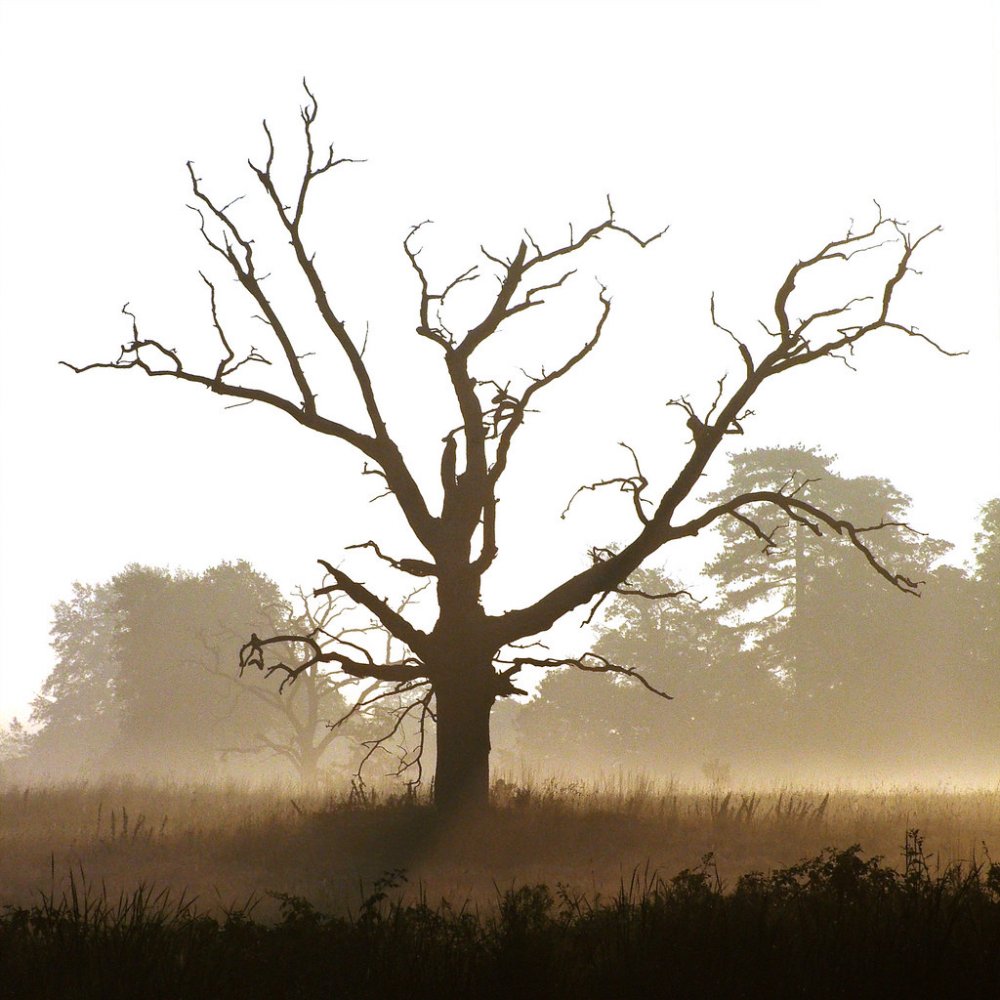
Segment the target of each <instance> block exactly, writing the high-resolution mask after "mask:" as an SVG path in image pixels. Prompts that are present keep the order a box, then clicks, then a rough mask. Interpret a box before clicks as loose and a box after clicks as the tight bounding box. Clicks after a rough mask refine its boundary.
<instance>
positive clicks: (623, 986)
mask: <svg viewBox="0 0 1000 1000" xmlns="http://www.w3.org/2000/svg"><path fill="white" fill-rule="evenodd" d="M405 882H406V876H405V874H404V873H403V872H401V871H396V872H391V873H388V874H387V875H386V876H384V877H383V878H382V879H380V880H377V881H376V882H375V883H374V885H373V886H371V887H370V888H369V889H368V890H367V891H365V890H363V891H362V896H361V898H360V900H359V903H358V905H357V907H356V908H355V910H354V912H353V913H352V914H349V915H346V916H329V915H326V914H323V913H321V912H319V911H318V910H316V909H315V908H314V907H313V906H312V905H311V904H310V903H309V902H307V901H306V900H304V899H302V898H300V897H295V896H288V895H282V894H272V896H273V898H275V899H276V900H277V902H278V903H279V904H280V908H281V913H280V917H279V919H277V920H276V921H273V922H263V921H257V920H255V919H254V909H255V905H256V904H255V901H254V900H250V901H248V902H247V903H246V904H245V905H243V906H241V907H237V908H232V909H230V910H228V911H226V912H225V913H224V914H222V915H219V916H211V915H208V914H207V913H203V912H199V910H198V909H197V908H196V907H195V906H194V905H192V904H191V903H190V902H186V901H185V900H184V898H183V897H180V898H174V897H172V896H171V895H170V893H169V892H168V891H167V890H164V891H163V892H162V893H159V894H157V893H154V892H153V891H152V890H149V889H142V888H141V889H138V890H136V891H135V892H134V893H132V894H131V895H128V894H122V895H121V896H120V897H119V898H117V899H113V898H110V897H109V896H108V894H107V893H106V892H105V891H102V890H100V889H97V888H96V887H95V886H93V885H91V884H88V882H87V880H86V877H85V875H84V874H83V873H81V874H79V875H78V876H76V877H74V878H72V879H71V880H70V882H69V887H68V889H67V891H66V892H65V893H63V894H62V895H61V896H60V898H58V899H57V898H56V897H55V895H54V894H42V897H41V901H40V902H38V903H37V904H35V905H33V906H30V907H7V908H6V911H5V913H4V914H3V916H2V918H0V995H2V996H4V997H18V998H22V997H58V998H60V1000H62V998H70V997H101V998H102V1000H113V998H116V997H129V998H131V997H144V998H161V997H162V998H170V1000H180V998H185V997H217V998H228V997H233V998H236V997H238V998H240V1000H252V998H256V997H261V998H268V1000H272V998H282V997H301V998H306V997H359V998H360V997H379V998H383V997H425V996H426V997H470V998H472V997H484V998H485V997H504V998H507V997H535V996H538V997H554V996H555V997H558V996H572V997H574V998H587V997H595V998H596V997H601V998H607V997H631V996H646V997H648V996H678V997H702V996H719V997H758V996H770V997H786V996H802V997H868V996H878V997H899V996H907V997H935V998H937V997H945V996H947V997H980V996H981V997H995V996H997V995H998V992H1000V864H994V863H992V862H991V861H990V860H989V859H988V858H987V860H986V861H985V862H981V863H972V864H968V865H965V866H961V865H951V866H948V867H946V868H945V869H944V870H943V871H938V872H934V871H932V865H931V864H929V861H928V857H927V856H926V854H925V853H924V849H923V841H922V839H921V837H920V835H919V834H918V832H917V831H915V830H911V831H909V832H908V833H907V835H906V845H905V851H904V857H903V864H902V865H901V867H900V868H899V869H896V868H893V867H890V866H888V865H887V864H886V863H885V862H884V861H883V860H882V859H880V858H877V857H876V858H871V859H867V860H866V859H865V858H864V856H863V852H862V851H861V848H860V847H859V846H858V845H853V846H851V847H848V848H846V849H844V850H838V849H834V848H828V849H827V850H825V851H823V852H822V853H821V854H819V855H818V856H816V857H814V858H812V859H809V860H806V861H803V862H800V863H798V864H795V865H792V866H788V867H785V868H782V869H779V870H777V871H774V872H772V873H770V874H767V875H764V874H761V873H748V874H745V875H743V876H742V877H740V879H739V880H738V882H737V883H736V885H735V886H734V887H733V888H732V889H731V891H727V890H726V887H725V886H724V885H723V883H722V881H721V880H720V878H719V875H718V871H717V869H716V867H715V864H714V861H713V858H712V855H706V856H705V857H704V858H703V859H702V862H701V864H700V865H699V866H698V867H696V868H693V869H688V870H685V871H682V872H680V873H679V874H677V875H675V876H673V877H672V878H662V877H660V876H659V875H657V874H656V873H652V872H649V871H646V872H642V871H636V872H635V873H634V874H633V875H632V877H631V878H630V879H627V880H623V882H622V884H621V887H620V889H619V891H618V893H617V894H615V895H614V896H611V897H608V898H601V897H597V898H594V899H588V898H587V897H586V896H584V895H580V894H577V893H575V892H573V891H572V890H569V889H567V888H566V887H564V886H562V885H556V886H547V885H544V884H534V885H524V886H520V887H511V888H509V889H498V890H497V897H496V900H495V905H494V906H492V907H490V908H488V909H484V910H479V909H470V908H455V907H453V906H451V905H449V904H448V903H446V902H442V903H440V904H439V905H430V904H429V903H428V900H427V899H426V896H425V895H424V893H423V892H421V890H420V889H419V887H418V888H416V889H415V890H414V891H413V892H412V894H411V898H410V899H409V900H408V899H407V897H406V894H405V893H403V894H402V895H401V894H400V892H399V890H401V889H404V888H406V887H405Z"/></svg>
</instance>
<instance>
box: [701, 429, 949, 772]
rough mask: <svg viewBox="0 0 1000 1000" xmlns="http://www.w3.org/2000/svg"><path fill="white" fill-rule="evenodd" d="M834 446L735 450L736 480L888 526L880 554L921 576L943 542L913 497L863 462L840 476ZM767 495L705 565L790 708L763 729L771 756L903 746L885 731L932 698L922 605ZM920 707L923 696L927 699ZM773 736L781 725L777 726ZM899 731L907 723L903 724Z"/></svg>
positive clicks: (884, 755) (827, 766)
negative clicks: (882, 582)
mask: <svg viewBox="0 0 1000 1000" xmlns="http://www.w3.org/2000/svg"><path fill="white" fill-rule="evenodd" d="M832 464H833V459H832V458H831V457H829V456H826V455H821V454H819V453H817V452H816V451H815V450H808V449H805V448H804V447H802V446H801V445H799V446H796V447H793V448H772V449H756V450H754V451H750V452H745V453H743V454H739V455H734V456H733V457H732V459H731V467H732V471H731V474H730V478H729V483H728V484H727V486H726V488H725V489H724V490H723V491H722V492H720V493H718V494H715V495H713V496H710V497H709V498H708V501H709V502H713V503H715V502H719V501H720V500H721V499H722V498H723V497H725V496H728V495H732V494H733V493H741V492H746V491H748V490H755V489H787V490H789V491H794V492H795V493H796V495H798V496H801V497H804V498H806V499H808V500H810V501H811V502H812V503H814V504H817V505H818V506H821V507H822V508H823V509H824V510H827V511H829V512H831V513H832V514H834V516H836V517H846V516H848V514H850V515H851V516H854V517H858V518H860V519H864V521H865V523H867V524H878V523H880V521H881V520H882V519H885V520H887V521H890V522H893V523H894V525H895V526H894V527H892V528H889V529H888V530H884V531H879V532H878V533H877V534H876V535H874V537H872V539H871V540H870V543H869V544H870V548H871V551H872V553H873V554H874V555H875V556H876V558H877V559H878V560H879V561H880V562H882V563H884V564H886V565H892V566H893V567H895V568H897V570H898V571H899V572H901V573H904V574H905V575H906V576H907V577H908V578H910V579H912V580H914V581H921V583H924V584H925V586H924V587H923V593H924V594H926V593H927V591H928V589H929V587H928V585H926V581H928V580H929V579H930V578H931V574H932V571H933V566H934V564H935V563H936V562H937V561H938V560H940V558H941V557H942V556H943V555H944V554H945V553H946V552H947V551H948V550H949V549H950V548H951V545H950V544H949V543H947V542H943V541H939V540H936V539H930V538H927V537H925V536H923V535H921V534H919V533H917V532H915V531H912V530H911V529H909V528H907V527H906V521H907V518H908V517H909V513H910V499H909V497H907V496H905V495H904V494H902V493H900V492H899V491H898V490H897V489H896V488H895V487H894V486H893V485H892V484H891V483H889V482H888V481H886V480H883V479H877V478H875V477H870V476H862V477H856V478H847V477H844V476H841V475H839V474H838V473H837V472H835V471H834V469H833V467H832ZM780 515H781V512H780V511H777V512H776V511H775V510H774V509H773V508H772V509H771V510H770V511H766V512H762V513H761V514H760V515H759V516H757V518H756V521H755V523H754V524H753V525H751V524H745V523H742V522H740V521H738V520H729V521H728V522H723V523H720V525H719V532H720V534H721V536H722V539H723V546H722V550H721V552H720V553H719V555H718V556H717V557H716V558H715V560H713V562H712V563H711V564H710V565H709V566H708V567H707V570H708V572H709V573H710V574H711V575H713V576H714V577H715V578H716V580H717V581H718V584H719V586H720V588H721V590H722V594H723V597H722V602H721V604H720V608H719V610H720V612H721V613H722V615H723V617H724V619H725V620H726V621H727V622H728V623H729V624H730V626H731V627H732V628H733V629H734V630H735V632H736V633H737V634H738V635H739V636H740V638H741V641H742V644H743V646H744V650H745V656H746V658H748V659H750V660H751V661H752V662H753V663H754V664H755V665H756V666H758V667H760V668H762V669H764V670H765V671H767V672H768V673H769V674H771V675H772V677H774V678H775V679H776V680H778V681H779V683H780V687H781V689H782V690H783V692H784V698H783V699H782V706H783V709H784V711H783V712H781V713H780V714H777V715H774V716H773V717H772V718H771V720H770V725H769V726H768V728H767V729H766V730H764V731H763V732H765V733H767V734H768V736H769V739H766V740H765V741H764V742H765V744H766V743H768V742H770V743H771V746H770V748H769V749H770V753H771V755H772V759H781V758H784V759H785V760H796V761H797V762H799V763H801V764H807V763H808V764H814V765H819V766H822V768H823V769H824V770H825V771H827V772H833V771H836V769H837V767H838V765H840V766H842V767H843V769H844V771H845V773H846V771H848V770H849V769H851V768H854V769H855V771H857V769H858V768H861V769H862V770H863V768H864V765H865V764H866V762H868V763H870V762H873V761H875V760H878V761H881V762H882V763H885V762H887V760H888V759H889V758H890V757H895V758H896V759H898V752H899V749H900V748H899V747H895V746H889V745H888V742H887V741H895V740H897V739H898V738H897V737H895V736H891V735H890V734H896V733H902V734H912V730H913V723H914V721H915V719H916V716H915V715H914V714H913V713H914V712H916V711H917V710H918V706H919V705H920V704H921V703H922V702H924V701H925V700H926V697H925V696H926V683H925V682H926V676H925V666H924V659H923V658H922V657H921V656H920V655H919V653H918V651H917V648H916V646H915V643H914V638H915V636H917V635H923V634H924V632H925V629H924V627H923V624H922V620H923V617H924V615H925V614H926V608H925V607H923V606H921V605H916V604H915V603H914V602H909V601H906V600H905V599H904V595H903V594H901V593H900V592H899V591H898V590H896V589H892V588H885V587H881V586H879V585H878V584H877V582H876V580H875V579H874V578H873V576H872V574H870V573H868V572H865V568H864V567H863V566H860V565H859V564H858V562H857V561H856V560H855V559H854V558H852V557H853V553H852V552H851V551H850V547H849V546H845V545H844V544H843V542H842V540H841V539H839V538H835V537H823V536H819V535H816V534H815V533H813V532H812V531H811V530H809V528H808V526H807V525H805V524H803V523H801V522H799V521H797V520H795V519H794V518H788V517H783V516H780ZM922 711H923V712H925V711H926V710H925V709H924V710H922ZM776 738H777V739H776ZM904 738H907V737H904Z"/></svg>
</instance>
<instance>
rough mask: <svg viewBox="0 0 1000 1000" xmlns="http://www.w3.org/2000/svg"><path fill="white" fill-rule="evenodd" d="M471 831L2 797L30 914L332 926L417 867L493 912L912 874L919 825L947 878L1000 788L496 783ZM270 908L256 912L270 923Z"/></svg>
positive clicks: (9, 867) (409, 808) (379, 815)
mask: <svg viewBox="0 0 1000 1000" xmlns="http://www.w3.org/2000/svg"><path fill="white" fill-rule="evenodd" d="M494 802H495V808H494V810H493V811H492V812H491V813H490V815H489V816H487V817H482V818H479V819H476V820H471V821H469V822H468V823H466V824H464V825H463V826H461V827H449V826H445V825H442V824H441V823H440V822H439V821H438V819H437V818H436V816H435V815H434V813H433V811H432V810H430V809H429V808H427V806H426V804H425V803H423V802H422V801H420V800H419V799H418V800H411V801H407V800H401V799H398V798H397V799H393V798H391V797H388V796H386V795H378V794H375V795H370V796H368V797H366V798H365V799H364V800H361V799H359V797H358V796H357V795H355V796H353V797H352V796H351V795H349V794H348V793H347V792H346V790H344V791H339V792H337V791H334V792H331V791H318V790H317V791H313V792H302V791H301V790H297V789H295V788H293V787H292V786H269V787H256V788H251V787H248V786H241V785H238V784H229V785H220V786H210V785H184V784H166V783H160V784H143V783H139V782H135V781H121V782H101V783H77V784H71V785H59V786H56V785H53V786H32V787H13V786H9V787H6V788H4V789H3V790H0V903H16V904H19V905H27V904H29V903H30V902H32V901H34V900H35V899H37V896H38V893H39V891H40V890H45V891H50V892H51V891H53V890H55V891H60V888H61V886H63V885H64V884H65V883H66V881H67V879H68V877H69V873H70V872H71V871H75V872H79V871H80V870H81V869H82V870H83V871H84V872H85V873H86V875H87V877H88V878H89V879H90V880H91V881H92V882H94V883H95V884H98V883H101V884H103V885H104V886H106V887H107V890H108V891H109V892H111V893H113V894H117V893H118V892H120V891H125V892H129V891H133V890H134V888H135V887H136V886H138V885H146V886H150V885H152V886H156V887H161V888H170V889H171V890H172V891H173V892H175V893H180V892H181V891H184V892H186V893H187V895H188V898H191V897H192V896H194V897H197V899H198V900H199V905H201V906H203V907H207V908H209V909H211V908H213V907H216V908H218V909H220V910H221V909H222V908H224V907H226V906H230V905H234V904H237V905H238V904H239V903H241V902H243V901H245V900H246V899H247V898H249V897H250V896H251V895H258V896H260V895H263V894H264V893H266V892H267V891H268V890H275V891H279V892H284V893H291V894H293V895H297V896H302V897H304V898H306V899H308V900H310V902H312V903H314V904H315V905H316V906H318V907H320V908H322V909H324V910H325V911H327V912H345V911H347V910H348V909H349V908H350V907H351V906H352V905H356V903H357V900H358V898H359V889H358V886H359V882H366V883H371V882H372V881H374V880H375V879H377V878H378V877H380V876H381V875H382V874H383V873H385V872H387V871H392V870H396V869H404V870H405V871H406V873H407V877H408V879H409V886H410V887H411V890H410V891H411V892H412V891H413V889H412V887H413V886H416V885H421V886H422V887H423V889H424V891H425V892H426V894H427V897H428V898H429V899H432V900H436V899H441V898H447V899H448V900H450V901H451V902H452V903H453V904H457V905H461V904H462V903H464V902H466V901H469V902H470V903H472V904H473V905H484V906H489V905H492V904H493V902H494V901H495V900H496V888H497V886H507V887H509V886H512V885H522V884H529V883H537V882H545V883H547V884H549V885H556V884H563V885H566V886H569V887H572V888H573V889H574V890H576V891H580V892H586V893H588V894H589V895H590V896H595V895H603V896H609V895H613V894H614V893H615V892H616V891H617V890H618V888H619V886H620V883H621V879H622V878H623V876H624V877H627V876H628V874H629V873H630V872H632V871H633V870H634V869H636V868H639V869H642V870H649V871H656V872H660V873H661V874H663V875H664V876H669V875H672V874H674V873H676V872H677V871H679V870H681V869H684V868H688V867H690V866H691V865H693V864H696V863H697V862H698V859H699V858H701V857H702V855H704V854H705V853H707V852H713V853H714V855H715V859H716V863H717V865H718V871H719V874H720V876H721V878H722V879H723V881H724V882H725V883H727V884H735V881H736V879H737V878H738V877H739V876H740V875H743V874H745V873H746V872H749V871H762V872H768V871H772V870H775V869H777V868H779V867H783V866H786V865H789V864H793V863H795V862H796V861H798V860H800V859H802V858H806V857H813V856H815V855H817V854H818V853H819V852H820V851H821V850H822V849H823V848H825V847H828V846H837V847H840V848H846V847H848V846H850V845H852V844H855V843H859V844H861V845H862V848H863V850H864V852H865V855H866V856H869V857H870V856H874V855H882V856H884V857H885V858H886V859H887V862H888V863H890V864H892V863H896V862H898V861H900V860H901V857H902V849H903V843H904V837H905V832H906V831H907V830H908V829H912V828H918V829H919V830H920V831H921V833H922V834H923V836H924V837H925V845H926V850H927V853H928V855H929V857H930V859H931V861H932V863H933V864H936V865H939V866H940V867H941V868H942V869H943V868H944V867H946V866H947V865H949V864H951V863H953V862H956V861H971V860H973V859H976V858H982V857H984V845H986V847H987V848H989V847H990V846H993V847H994V848H995V855H996V856H998V857H1000V790H997V789H979V790H954V789H948V788H943V787H942V788H936V789H921V788H888V787H887V788H874V789H869V790H858V789H850V788H844V787H842V788H836V787H831V788H821V787H818V788H794V789H793V788H772V789H724V788H721V787H716V788H687V787H681V786H679V785H677V784H675V783H671V782H656V781H653V780H651V779H647V778H643V777H641V776H627V777H614V778H606V779H603V780H599V781H596V782H591V783H587V784H583V783H567V782H557V781H536V782H534V783H532V782H528V783H515V782H513V781H510V780H503V779H500V780H498V781H497V782H496V784H495V786H494ZM268 905H270V904H268V902H267V900H266V899H265V901H264V903H263V904H262V906H263V910H260V911H258V914H259V915H264V916H266V915H267V907H268Z"/></svg>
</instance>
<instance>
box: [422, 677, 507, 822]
mask: <svg viewBox="0 0 1000 1000" xmlns="http://www.w3.org/2000/svg"><path fill="white" fill-rule="evenodd" d="M492 674H493V671H492V670H490V672H489V675H490V677H492ZM486 679H487V678H485V677H483V678H481V677H480V676H478V675H477V674H468V675H465V676H460V677H458V678H455V679H451V680H449V681H448V682H446V683H440V684H437V685H435V689H434V699H435V702H436V712H437V727H436V728H437V769H436V771H435V775H434V803H435V805H436V806H437V807H438V808H439V809H440V810H441V811H442V812H448V813H456V812H465V811H467V810H478V809H485V808H486V806H487V805H488V804H489V797H490V711H491V710H492V708H493V701H494V698H495V694H494V691H493V689H492V687H491V686H490V685H488V684H486V683H483V681H485V680H486Z"/></svg>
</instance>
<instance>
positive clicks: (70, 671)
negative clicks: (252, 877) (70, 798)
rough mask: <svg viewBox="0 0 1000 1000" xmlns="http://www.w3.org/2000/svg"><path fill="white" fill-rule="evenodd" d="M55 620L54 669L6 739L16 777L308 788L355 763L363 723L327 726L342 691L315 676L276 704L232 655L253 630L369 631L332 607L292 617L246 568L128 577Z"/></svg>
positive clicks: (328, 603) (273, 694)
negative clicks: (282, 781)
mask: <svg viewBox="0 0 1000 1000" xmlns="http://www.w3.org/2000/svg"><path fill="white" fill-rule="evenodd" d="M53 610H54V621H53V626H52V632H51V635H52V648H53V651H54V653H55V659H56V663H55V666H54V667H53V669H52V671H51V673H50V674H49V676H48V677H47V679H46V681H45V683H44V684H43V685H42V688H41V691H40V693H39V694H38V696H37V697H36V698H35V700H34V702H33V703H32V712H31V717H30V721H29V725H28V726H27V727H26V726H24V725H21V724H19V723H16V724H15V725H14V726H13V727H11V728H10V729H9V730H8V732H7V733H6V756H7V758H8V760H16V762H17V764H16V767H17V769H18V770H20V771H22V772H25V773H31V774H40V775H48V776H52V777H79V776H81V775H94V774H136V775H143V776H147V777H150V776H151V777H183V778H204V777H219V776H223V775H229V776H242V777H252V776H254V775H257V774H260V775H264V776H267V777H272V778H273V777H275V776H278V775H281V774H282V773H284V774H285V775H294V776H297V777H298V778H299V779H301V780H302V781H303V782H306V783H312V782H314V781H315V780H316V779H317V778H318V776H319V775H320V773H321V770H322V769H323V768H327V769H336V770H341V771H343V770H346V769H348V768H349V767H350V765H351V763H352V754H353V755H354V756H356V743H357V740H358V739H361V738H362V737H363V736H364V729H363V725H361V723H362V720H361V719H360V718H359V719H358V720H351V721H350V722H349V723H348V724H347V725H346V726H345V727H344V728H343V730H342V731H341V732H338V733H335V732H334V730H332V729H330V727H329V726H328V725H327V723H328V721H330V720H335V719H337V718H339V717H342V716H343V715H344V714H345V713H346V711H347V709H348V707H349V706H348V702H347V700H346V699H345V696H344V693H343V691H342V688H343V687H344V681H343V680H342V679H341V680H340V681H338V682H334V681H332V680H331V679H330V677H328V676H327V675H325V674H323V673H321V672H319V671H317V670H315V669H314V670H310V671H308V672H306V673H305V674H303V675H302V676H301V677H300V678H299V679H298V682H297V683H296V684H295V685H293V686H290V687H288V688H286V689H285V690H284V691H281V692H279V683H280V678H277V679H275V678H265V677H263V676H261V675H260V674H259V673H257V672H254V671H251V672H248V673H246V675H245V676H240V674H239V673H238V671H237V652H238V650H239V648H240V645H241V644H242V643H243V642H244V641H245V640H246V637H247V636H248V635H250V634H251V633H252V632H253V631H255V630H260V631H263V630H265V629H266V630H268V631H269V633H270V632H282V631H285V632H298V633H306V632H310V631H321V630H327V631H328V632H330V633H331V634H333V630H336V632H339V633H341V634H347V633H351V632H365V631H367V630H368V629H369V627H370V626H368V625H367V624H366V623H360V624H358V623H355V624H354V625H353V626H350V625H346V624H344V622H343V620H342V619H343V617H344V610H345V609H344V608H343V607H342V605H338V603H337V602H336V601H335V600H333V599H331V598H327V599H326V600H325V601H323V602H315V601H310V600H308V599H306V598H305V596H304V595H299V600H298V601H297V602H294V603H293V602H292V601H289V600H287V599H286V598H285V597H283V595H282V594H281V592H280V591H279V589H278V587H277V586H276V585H275V583H274V582H273V581H271V580H269V579H268V578H267V577H265V576H263V575H262V574H260V573H258V572H257V571H255V570H254V569H253V568H252V567H251V566H250V564H249V563H246V562H238V563H233V564H230V563H222V564H220V565H218V566H214V567H212V568H211V569H208V570H206V571H205V572H203V573H200V574H191V573H185V572H180V571H178V572H172V571H170V570H166V569H157V568H150V567H143V566H136V565H133V566H129V567H127V568H126V569H125V570H123V571H122V572H121V573H119V574H118V575H117V576H115V577H114V578H113V579H112V580H110V581H108V582H106V583H101V584H83V583H76V584H74V586H73V594H72V597H70V598H69V599H68V600H65V601H61V602H60V603H59V604H57V605H56V606H55V608H54V609H53ZM286 652H287V655H288V656H290V657H294V655H295V651H294V650H292V649H289V650H287V651H286ZM338 735H339V736H343V737H345V738H344V739H341V740H339V741H335V737H336V736H338ZM352 736H353V737H355V739H354V740H351V739H349V737H352ZM352 748H354V749H353V750H352ZM0 752H2V748H0ZM276 765H280V766H276Z"/></svg>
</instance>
